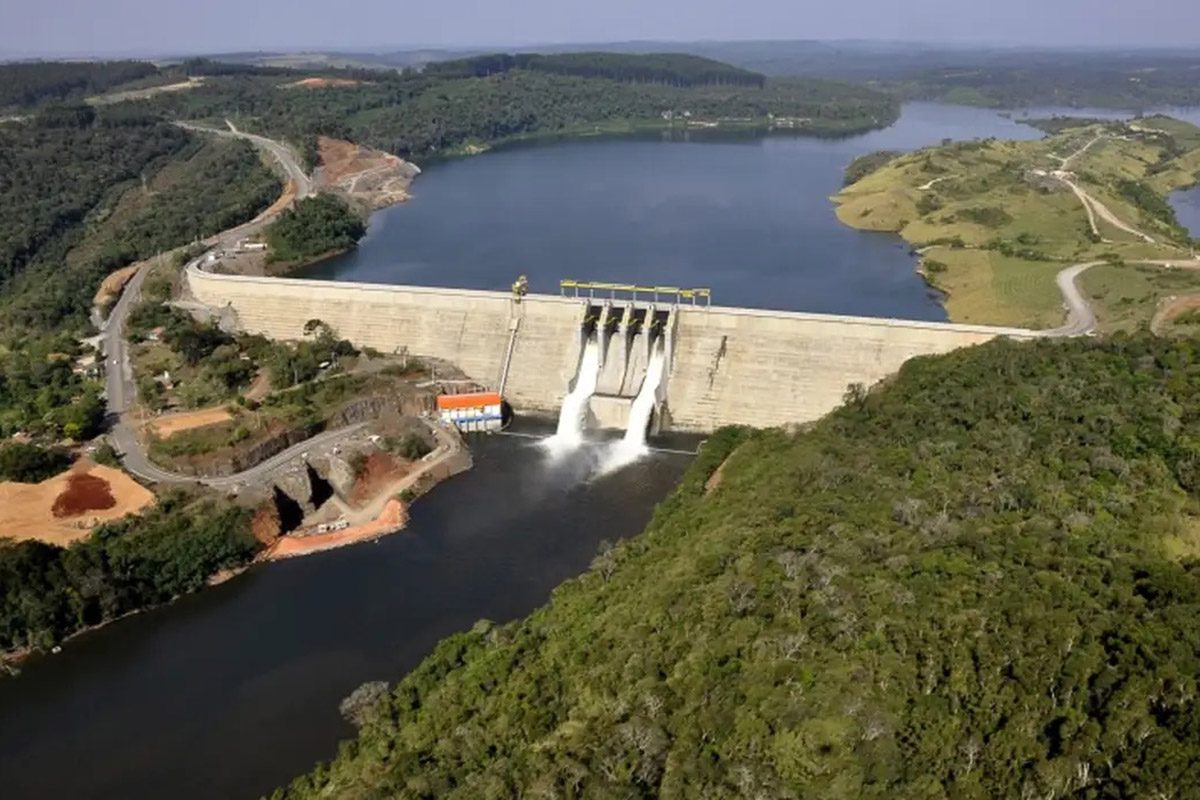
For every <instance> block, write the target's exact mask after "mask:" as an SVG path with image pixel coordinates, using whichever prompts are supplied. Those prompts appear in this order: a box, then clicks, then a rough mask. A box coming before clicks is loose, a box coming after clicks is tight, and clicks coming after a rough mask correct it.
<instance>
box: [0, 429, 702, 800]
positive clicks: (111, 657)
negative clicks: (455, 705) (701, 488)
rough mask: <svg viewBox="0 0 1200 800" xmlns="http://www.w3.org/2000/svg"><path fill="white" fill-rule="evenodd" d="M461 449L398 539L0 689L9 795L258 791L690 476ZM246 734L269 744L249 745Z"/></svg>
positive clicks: (55, 660)
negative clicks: (456, 467)
mask: <svg viewBox="0 0 1200 800" xmlns="http://www.w3.org/2000/svg"><path fill="white" fill-rule="evenodd" d="M523 430H530V431H531V432H532V433H535V434H536V433H541V432H542V429H540V428H534V429H530V428H524V429H523ZM470 445H471V448H472V451H473V458H474V467H473V468H472V469H471V470H470V471H469V472H466V473H464V474H462V475H460V476H458V477H456V478H455V479H454V480H450V481H448V482H446V483H445V484H443V485H439V487H438V489H437V491H434V492H432V493H430V494H428V495H426V496H425V497H423V498H422V499H421V500H420V501H419V502H417V503H414V504H413V505H412V506H411V508H410V509H409V511H410V515H411V516H410V519H409V522H408V525H407V527H406V528H405V529H404V532H403V533H401V534H399V535H394V536H385V537H383V538H380V539H378V540H377V541H376V543H375V544H372V545H369V546H361V547H343V548H339V549H335V550H331V551H327V552H325V553H323V554H322V555H321V556H320V557H319V558H294V559H286V560H283V561H278V562H273V563H271V564H269V565H267V564H261V563H260V564H255V565H254V566H252V567H250V568H249V569H248V570H246V571H245V572H243V573H242V574H241V575H240V576H239V577H238V578H237V579H236V580H233V581H229V582H227V583H225V584H222V585H219V586H215V587H212V588H208V589H205V590H204V591H202V592H199V593H196V594H193V595H189V596H186V597H182V598H180V599H179V600H178V601H176V602H175V603H173V604H172V605H170V606H167V607H161V608H157V609H154V610H151V611H147V612H145V613H142V614H138V615H136V616H135V617H133V618H130V619H127V620H125V622H124V623H123V624H121V625H113V626H108V627H107V628H105V629H102V630H97V631H93V632H91V633H89V634H88V635H85V636H81V637H79V638H78V639H76V640H73V641H72V643H71V647H69V648H68V649H66V650H65V651H64V652H63V653H61V654H60V655H57V656H49V655H45V656H35V657H33V658H32V659H30V660H29V661H28V662H27V663H26V664H25V665H24V671H23V674H22V675H21V676H19V677H18V678H16V679H13V680H4V681H0V781H2V782H3V785H4V787H5V797H6V798H11V799H12V800H21V799H22V798H41V797H46V796H62V797H89V798H94V799H95V800H107V799H108V798H113V799H114V800H115V798H127V797H131V796H134V797H140V796H146V795H154V794H160V793H161V792H162V791H164V787H167V789H168V790H169V792H170V794H171V795H172V797H175V798H178V799H179V800H193V799H195V800H200V799H201V798H204V800H207V798H212V797H256V796H260V795H264V794H269V793H270V791H271V790H272V789H273V788H274V787H276V786H279V785H282V784H283V783H285V782H287V781H288V780H290V779H291V778H292V777H293V776H295V775H297V774H300V773H302V772H304V771H306V770H308V769H309V768H311V765H312V764H313V763H314V762H316V761H317V760H321V759H327V758H329V757H330V756H332V755H333V753H334V750H335V748H336V744H337V741H338V740H339V739H343V738H346V737H347V736H349V735H350V734H351V733H352V730H351V729H350V728H349V727H348V725H347V724H346V723H345V722H344V721H343V720H342V719H341V717H340V716H339V714H338V710H337V706H338V703H339V701H340V700H341V699H342V698H343V697H345V696H346V695H347V694H349V693H350V692H351V691H352V690H353V689H354V688H355V687H356V686H358V685H359V684H361V683H362V682H363V681H364V680H372V679H395V678H396V677H398V676H400V675H402V674H404V673H405V672H407V671H408V670H409V669H411V668H412V667H414V666H415V665H416V664H417V663H419V661H420V659H422V658H423V657H424V656H425V655H426V654H427V653H428V652H429V651H430V650H431V649H432V648H433V647H434V645H435V644H436V643H437V642H438V641H440V640H441V639H442V638H443V637H445V636H447V635H449V634H451V633H454V632H455V631H460V630H466V629H468V628H470V627H471V625H473V624H474V623H475V622H476V621H477V620H479V619H481V618H487V619H491V620H495V621H497V622H503V621H506V620H510V619H514V618H516V617H518V616H521V615H523V614H526V613H528V612H529V611H531V610H532V609H534V608H536V607H538V606H540V605H542V604H543V603H545V602H546V601H547V600H548V599H549V597H550V593H551V591H552V590H553V588H554V587H555V586H558V585H559V584H560V583H561V582H562V581H563V580H565V579H567V578H569V577H573V576H575V575H577V574H579V572H581V571H582V570H584V569H586V568H587V566H588V564H589V563H590V561H591V560H592V558H593V557H594V556H595V554H596V552H597V549H598V547H599V546H600V542H601V541H602V540H608V541H616V540H618V539H621V538H625V537H627V536H632V535H636V534H637V533H638V532H640V531H641V530H642V528H643V527H644V526H645V524H646V522H647V521H648V520H649V519H650V516H651V514H652V511H653V509H654V506H655V505H656V504H657V503H658V502H659V501H660V500H661V499H662V498H663V497H665V496H666V495H667V494H668V493H669V492H670V491H671V489H672V488H673V487H674V486H675V485H676V483H677V481H678V479H679V476H680V475H681V474H682V472H683V469H684V468H685V467H686V465H687V464H688V463H690V461H691V458H690V457H688V456H681V455H673V454H664V453H655V454H652V455H651V456H649V457H648V458H647V459H646V460H644V461H642V462H639V463H637V464H634V465H632V466H631V467H629V468H627V469H626V470H623V471H621V472H618V473H614V474H611V475H607V476H603V477H601V478H595V479H593V478H591V477H590V476H591V474H592V472H593V471H594V464H593V463H592V462H591V461H590V458H591V457H592V455H593V453H592V451H591V450H589V449H588V448H582V449H581V450H580V451H579V452H577V453H575V454H574V455H573V456H571V457H569V458H567V459H564V460H562V461H559V462H556V463H553V464H551V463H550V461H549V459H548V457H547V455H546V453H545V452H544V451H543V449H542V448H541V447H540V446H538V443H537V442H535V441H530V440H527V439H524V438H521V437H513V436H501V435H496V436H487V437H478V438H472V439H471V440H470ZM197 709H203V710H204V713H202V714H198V713H197ZM247 731H253V732H254V738H255V740H256V741H262V742H265V741H270V742H272V746H270V747H245V746H244V744H245V741H246V739H245V734H246V732H247ZM238 743H241V745H239V744H238ZM65 763H70V764H72V765H73V766H72V769H70V770H64V769H62V765H63V764H65ZM198 763H219V764H221V769H219V770H197V769H196V768H195V765H196V764H198Z"/></svg>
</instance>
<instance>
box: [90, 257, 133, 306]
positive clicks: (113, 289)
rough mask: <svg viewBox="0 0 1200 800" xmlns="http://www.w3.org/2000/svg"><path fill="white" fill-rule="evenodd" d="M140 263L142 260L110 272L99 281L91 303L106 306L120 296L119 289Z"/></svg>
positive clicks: (123, 286) (122, 287) (127, 281)
mask: <svg viewBox="0 0 1200 800" xmlns="http://www.w3.org/2000/svg"><path fill="white" fill-rule="evenodd" d="M142 263H144V262H138V263H136V264H130V265H129V266H128V267H121V268H120V269H119V270H117V271H116V272H110V273H109V274H108V277H107V278H105V279H104V280H103V281H101V283H100V288H99V289H97V290H96V297H95V299H93V300H92V305H96V306H107V305H108V304H109V303H111V302H113V301H114V300H116V299H117V298H118V297H120V296H121V290H122V289H124V288H125V284H127V283H129V279H130V278H132V277H133V276H134V274H135V273H137V271H138V269H140V268H141V266H142Z"/></svg>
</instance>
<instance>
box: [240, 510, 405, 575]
mask: <svg viewBox="0 0 1200 800" xmlns="http://www.w3.org/2000/svg"><path fill="white" fill-rule="evenodd" d="M407 524H408V509H407V508H405V506H404V503H402V502H401V501H400V500H397V499H395V498H392V499H391V500H388V501H387V504H386V505H384V507H383V513H381V514H380V515H379V516H378V517H377V518H376V519H375V520H373V521H371V522H367V523H365V524H363V525H354V526H351V527H349V528H346V529H344V530H340V531H334V532H333V533H321V534H315V535H312V536H284V537H282V538H281V539H280V540H279V541H277V542H276V543H275V544H274V545H272V546H271V548H270V549H269V550H268V551H267V552H266V553H265V554H264V558H266V559H269V560H276V559H281V558H291V557H293V556H304V555H308V554H309V553H319V552H321V551H322V550H332V549H333V548H335V547H345V546H346V545H350V544H358V543H359V542H369V541H371V540H372V539H378V538H379V537H380V536H386V535H387V534H389V533H393V532H395V531H398V530H400V529H401V528H403V527H404V526H405V525H407Z"/></svg>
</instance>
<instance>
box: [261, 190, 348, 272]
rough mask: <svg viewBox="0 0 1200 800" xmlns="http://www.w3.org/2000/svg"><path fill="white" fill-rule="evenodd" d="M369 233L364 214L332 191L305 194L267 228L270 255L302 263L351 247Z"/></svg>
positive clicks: (288, 261) (275, 258) (278, 259)
mask: <svg viewBox="0 0 1200 800" xmlns="http://www.w3.org/2000/svg"><path fill="white" fill-rule="evenodd" d="M366 232H367V225H366V223H365V222H364V221H363V219H362V217H360V216H359V215H358V214H356V213H355V212H354V211H352V210H351V209H350V207H349V206H348V205H346V203H345V201H343V200H342V199H340V198H338V197H335V196H334V195H331V194H319V195H316V196H315V197H306V198H305V199H303V200H301V201H300V202H299V203H297V204H296V207H295V208H289V209H288V210H287V211H284V212H283V214H281V215H280V216H279V219H277V220H275V221H274V222H272V223H271V225H270V226H269V227H268V228H267V232H266V237H267V245H268V247H270V252H269V254H268V258H269V259H270V260H271V261H281V262H284V263H288V264H295V263H303V262H305V261H311V260H312V259H315V258H319V257H320V256H327V255H329V254H331V253H337V252H340V251H342V250H349V249H350V248H352V247H354V246H355V245H356V244H358V240H359V239H361V238H362V236H363V234H364V233H366Z"/></svg>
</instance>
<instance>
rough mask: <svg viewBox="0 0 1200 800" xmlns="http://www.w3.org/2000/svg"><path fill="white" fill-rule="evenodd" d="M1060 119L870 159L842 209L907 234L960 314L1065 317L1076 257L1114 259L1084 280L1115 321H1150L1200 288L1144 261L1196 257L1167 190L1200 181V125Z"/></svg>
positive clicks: (1025, 321) (1041, 319) (1014, 320)
mask: <svg viewBox="0 0 1200 800" xmlns="http://www.w3.org/2000/svg"><path fill="white" fill-rule="evenodd" d="M1047 127H1048V128H1049V129H1051V130H1054V131H1056V132H1055V133H1053V134H1052V135H1050V136H1048V137H1047V138H1045V139H1041V140H1038V141H1002V140H994V139H989V140H984V141H973V142H952V143H946V144H943V145H941V146H939V147H931V148H926V149H924V150H919V151H916V152H914V153H909V154H905V155H901V156H898V157H894V158H891V159H888V158H887V157H886V155H885V157H883V158H880V159H874V160H872V159H871V158H870V157H866V158H864V159H862V160H860V162H858V163H856V164H854V165H851V168H850V170H849V174H850V175H851V177H852V178H857V180H855V182H854V183H852V184H851V185H850V186H848V187H846V188H845V189H844V190H843V191H842V192H841V193H840V194H839V195H838V196H837V197H836V198H835V200H836V202H837V203H838V209H837V214H838V217H839V219H841V220H842V221H843V222H844V223H846V224H848V225H851V226H853V227H855V228H859V229H861V230H874V231H894V232H897V233H899V234H900V235H901V236H902V237H904V239H905V240H906V241H907V242H909V243H911V244H912V245H913V247H914V248H917V249H918V250H919V251H920V253H921V259H922V269H923V271H924V273H925V275H926V277H927V278H928V280H929V281H930V283H932V284H933V285H934V286H936V287H937V288H938V289H940V290H942V291H943V292H944V293H945V294H946V301H945V304H946V309H947V311H948V312H949V315H950V318H951V319H953V320H956V321H961V322H973V323H983V324H1006V325H1021V326H1029V327H1041V328H1047V327H1053V326H1055V325H1058V324H1060V323H1061V322H1062V310H1061V303H1062V300H1061V296H1060V293H1059V291H1058V289H1057V288H1056V286H1055V276H1056V275H1057V274H1058V272H1059V271H1060V270H1062V269H1063V268H1064V266H1066V265H1069V264H1073V263H1084V262H1092V261H1099V262H1106V263H1105V264H1104V265H1101V266H1097V267H1095V268H1093V269H1091V270H1089V271H1088V272H1087V274H1086V275H1085V277H1084V279H1083V280H1084V288H1085V292H1086V293H1087V294H1088V295H1089V297H1091V299H1093V300H1095V301H1097V303H1098V304H1099V310H1100V318H1101V324H1102V325H1104V326H1107V327H1109V328H1118V327H1123V326H1128V325H1136V324H1139V323H1146V322H1148V321H1149V319H1150V316H1151V314H1152V313H1153V310H1154V307H1155V305H1156V303H1157V302H1158V299H1159V297H1160V296H1163V295H1168V294H1175V293H1178V292H1181V291H1184V290H1187V289H1188V288H1192V289H1193V290H1194V289H1200V280H1195V279H1194V278H1193V277H1192V274H1191V273H1186V274H1179V273H1173V272H1171V271H1169V270H1165V269H1163V268H1162V265H1161V264H1160V265H1158V267H1159V268H1158V269H1156V270H1148V268H1138V267H1133V266H1130V264H1132V263H1133V262H1144V261H1160V262H1163V261H1170V262H1178V263H1180V264H1183V263H1185V262H1188V261H1190V260H1191V258H1192V253H1191V246H1192V242H1191V240H1190V238H1189V236H1188V233H1187V231H1185V230H1184V229H1183V228H1181V227H1180V225H1179V223H1178V222H1177V220H1176V219H1175V216H1174V212H1173V211H1172V209H1171V207H1170V205H1169V203H1168V202H1167V195H1168V194H1169V193H1170V192H1171V191H1172V190H1175V189H1179V188H1182V187H1186V186H1191V185H1193V184H1195V183H1196V182H1197V181H1200V129H1197V128H1196V127H1195V126H1193V125H1190V124H1188V123H1184V122H1180V121H1178V120H1174V119H1170V118H1166V117H1149V118H1146V119H1140V120H1136V121H1133V122H1129V123H1123V122H1105V123H1100V124H1086V123H1081V124H1073V123H1070V122H1069V121H1056V122H1054V123H1048V124H1047ZM864 173H865V174H864ZM1147 274H1148V275H1149V277H1148V278H1147V277H1146V275H1147ZM1130 280H1136V281H1140V282H1141V285H1139V286H1138V287H1137V290H1136V293H1135V296H1130V297H1131V299H1130V300H1129V301H1126V302H1124V303H1123V304H1122V305H1121V307H1120V308H1112V307H1109V306H1111V305H1112V303H1111V302H1109V301H1112V300H1114V298H1115V297H1116V296H1117V295H1119V296H1120V297H1125V296H1127V295H1126V294H1120V292H1122V291H1123V290H1124V288H1125V287H1124V285H1116V284H1121V283H1122V281H1124V282H1125V283H1126V284H1127V283H1128V282H1129V281H1130ZM1130 291H1134V290H1133V289H1131V290H1130ZM1106 303H1107V304H1108V305H1106Z"/></svg>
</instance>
